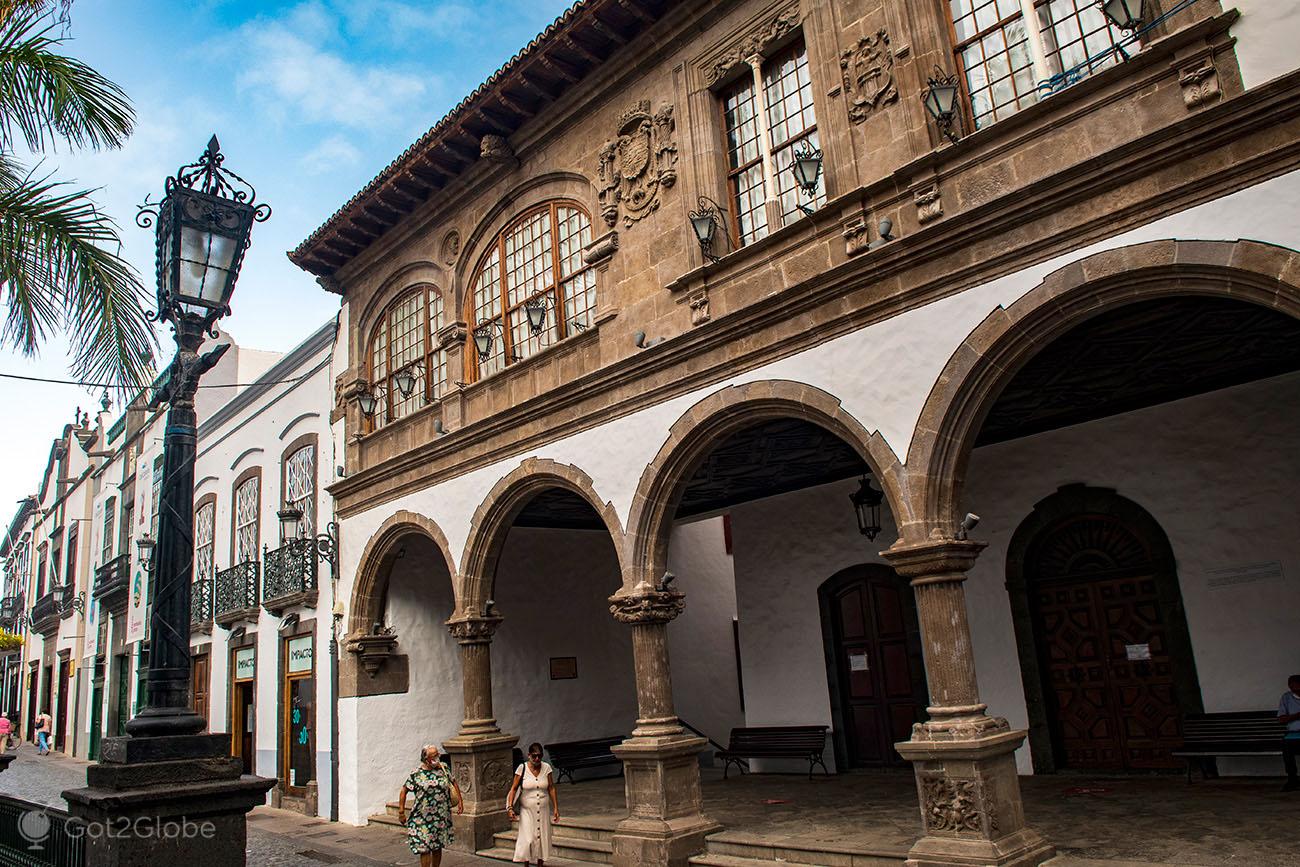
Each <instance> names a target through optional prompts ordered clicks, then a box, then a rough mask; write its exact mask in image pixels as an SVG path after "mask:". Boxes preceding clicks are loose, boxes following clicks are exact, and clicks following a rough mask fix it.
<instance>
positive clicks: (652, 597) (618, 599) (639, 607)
mask: <svg viewBox="0 0 1300 867" xmlns="http://www.w3.org/2000/svg"><path fill="white" fill-rule="evenodd" d="M685 608H686V594H684V593H681V592H679V591H677V590H656V589H655V588H654V587H652V586H650V584H649V583H648V582H646V581H642V582H641V583H639V584H637V585H636V586H635V587H633V588H632V592H631V593H627V594H615V595H614V596H611V597H609V613H610V614H612V615H614V619H615V620H617V621H618V622H619V623H627V624H642V623H668V622H670V621H672V620H675V619H676V618H677V616H678V615H679V614H681V613H682V611H683V610H684V609H685Z"/></svg>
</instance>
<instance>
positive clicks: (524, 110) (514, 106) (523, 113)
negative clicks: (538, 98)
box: [495, 88, 537, 121]
mask: <svg viewBox="0 0 1300 867" xmlns="http://www.w3.org/2000/svg"><path fill="white" fill-rule="evenodd" d="M495 95H496V98H497V102H499V103H501V104H502V105H503V106H505V107H506V108H507V109H508V110H510V111H513V112H514V113H515V114H517V115H519V118H520V120H521V121H522V120H527V119H528V118H530V117H532V116H533V115H535V114H537V112H536V111H535V110H534V109H532V108H530V107H528V106H526V105H524V104H523V103H522V102H520V101H519V100H517V99H515V98H514V97H512V96H511V95H510V94H508V93H506V92H505V89H504V88H502V89H501V90H498V91H497V92H496V94H495Z"/></svg>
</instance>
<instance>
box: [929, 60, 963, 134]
mask: <svg viewBox="0 0 1300 867" xmlns="http://www.w3.org/2000/svg"><path fill="white" fill-rule="evenodd" d="M936 73H937V74H936V75H935V76H933V77H931V78H930V81H929V86H928V87H927V89H926V92H925V108H926V111H928V112H930V116H931V117H933V118H934V119H935V120H936V121H938V122H939V123H940V125H944V124H948V123H951V122H952V118H953V115H954V114H955V113H956V111H957V90H958V88H957V78H956V76H949V75H943V74H942V73H938V71H937V70H936Z"/></svg>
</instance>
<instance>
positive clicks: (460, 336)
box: [434, 322, 469, 349]
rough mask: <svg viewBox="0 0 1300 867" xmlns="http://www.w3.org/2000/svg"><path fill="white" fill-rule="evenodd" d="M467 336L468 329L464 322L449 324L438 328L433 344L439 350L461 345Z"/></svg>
mask: <svg viewBox="0 0 1300 867" xmlns="http://www.w3.org/2000/svg"><path fill="white" fill-rule="evenodd" d="M468 336H469V327H468V326H467V325H466V324H465V323H464V322H451V323H448V324H447V325H444V326H443V327H441V328H439V329H438V331H437V333H436V334H434V342H435V343H436V344H437V345H438V348H439V349H447V348H448V347H450V346H455V345H458V344H463V343H464V342H465V340H466V338H467V337H468Z"/></svg>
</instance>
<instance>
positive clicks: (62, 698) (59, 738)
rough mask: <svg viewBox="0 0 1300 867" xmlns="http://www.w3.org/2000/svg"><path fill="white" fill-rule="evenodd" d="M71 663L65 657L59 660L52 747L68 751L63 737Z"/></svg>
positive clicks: (66, 721) (66, 729) (65, 727)
mask: <svg viewBox="0 0 1300 867" xmlns="http://www.w3.org/2000/svg"><path fill="white" fill-rule="evenodd" d="M70 667H71V664H70V663H69V662H68V660H66V659H61V660H59V710H58V714H57V716H56V719H55V724H54V747H53V749H56V750H59V751H61V752H68V747H67V744H65V743H64V738H65V737H66V736H67V731H68V672H69V669H70Z"/></svg>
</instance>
